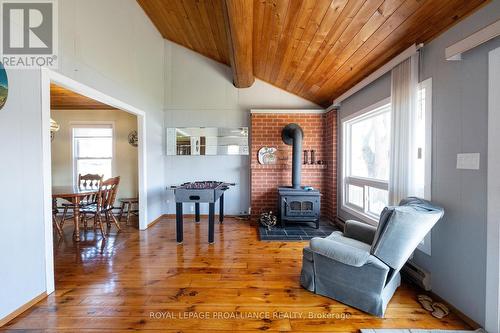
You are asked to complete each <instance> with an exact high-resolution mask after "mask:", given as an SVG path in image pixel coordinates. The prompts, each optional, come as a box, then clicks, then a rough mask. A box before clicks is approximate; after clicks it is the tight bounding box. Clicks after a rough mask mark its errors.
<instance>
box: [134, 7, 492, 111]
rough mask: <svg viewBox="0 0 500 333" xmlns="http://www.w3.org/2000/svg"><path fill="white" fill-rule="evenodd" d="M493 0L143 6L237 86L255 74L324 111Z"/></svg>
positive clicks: (165, 33) (162, 30)
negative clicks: (227, 71)
mask: <svg viewBox="0 0 500 333" xmlns="http://www.w3.org/2000/svg"><path fill="white" fill-rule="evenodd" d="M248 1H253V11H249V10H248V6H247V5H246V4H245V3H248ZM489 1H490V0H168V1H167V0H138V2H139V4H140V5H141V6H142V8H143V9H144V11H145V12H146V13H147V14H148V16H149V17H150V18H151V20H152V21H153V23H154V24H155V25H156V27H157V28H158V30H159V31H160V33H161V34H162V35H163V37H164V38H166V39H168V40H170V41H173V42H175V43H177V44H180V45H183V46H185V47H187V48H190V49H192V50H194V51H196V52H198V53H201V54H203V55H205V56H207V57H210V58H212V59H214V60H216V61H218V62H221V63H223V64H226V65H233V76H234V82H235V85H236V86H245V84H248V82H250V81H251V82H253V79H252V78H253V76H255V77H257V78H259V79H261V80H263V81H266V82H268V83H271V84H273V85H275V86H277V87H280V88H282V89H284V90H286V91H289V92H291V93H293V94H296V95H299V96H301V97H304V98H306V99H308V100H311V101H313V102H316V103H318V104H320V105H322V106H325V107H327V106H329V105H330V104H331V102H332V100H333V99H334V98H336V97H338V96H340V95H341V94H342V93H344V92H346V91H347V90H349V89H350V88H351V87H353V86H354V85H355V84H356V83H358V82H359V81H361V80H362V79H363V78H365V77H366V76H368V75H369V74H371V73H372V72H373V71H375V70H376V69H377V68H379V67H381V66H382V65H383V64H384V63H386V62H387V61H389V60H390V59H391V58H393V57H394V56H396V55H397V54H399V53H401V52H402V51H404V50H405V49H406V48H408V47H409V46H411V45H412V44H414V43H417V44H418V43H428V42H429V41H430V40H432V39H433V38H434V37H436V36H437V35H439V34H440V33H442V32H443V31H445V30H447V29H448V28H450V27H451V26H452V25H454V24H455V23H456V22H458V21H459V20H461V19H462V18H464V17H465V16H467V15H469V14H471V13H472V12H474V11H475V10H477V9H478V8H479V7H480V6H481V5H483V4H485V3H487V2H489ZM225 6H227V7H225ZM225 11H226V13H227V15H228V18H226V20H225V19H224V14H225ZM250 12H251V13H250ZM226 22H237V23H238V24H237V25H236V26H233V25H231V24H229V27H228V24H227V23H226ZM250 23H251V25H252V26H253V29H252V30H253V33H252V34H251V38H252V43H251V44H250V43H249V41H248V40H249V38H250V36H249V35H250V33H249V30H248V29H247V27H248V25H249V24H250ZM238 27H239V28H238ZM238 34H239V35H238ZM245 34H246V38H244V39H241V38H240V40H239V41H238V40H237V39H236V38H235V36H240V37H241V36H244V35H245ZM228 35H229V36H228ZM235 40H236V41H235ZM238 42H239V43H240V44H238ZM251 45H252V46H253V47H251ZM242 46H243V47H242ZM249 48H251V49H249ZM248 54H251V55H252V58H253V62H252V64H251V65H249V64H248V61H247V62H245V59H247V58H248ZM238 63H239V64H243V65H242V66H240V67H238ZM234 64H236V68H235V65H234ZM245 64H246V65H245ZM251 67H253V69H252V68H251ZM249 68H250V69H249ZM251 71H253V73H250V72H251ZM240 80H242V81H243V84H239V82H240ZM250 84H251V83H250Z"/></svg>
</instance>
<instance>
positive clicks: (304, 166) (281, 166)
mask: <svg viewBox="0 0 500 333" xmlns="http://www.w3.org/2000/svg"><path fill="white" fill-rule="evenodd" d="M327 168H328V165H326V164H314V165H311V164H302V170H324V169H327ZM250 169H257V170H258V169H272V170H276V169H278V170H288V169H290V170H291V169H292V165H291V164H253V165H251V166H250Z"/></svg>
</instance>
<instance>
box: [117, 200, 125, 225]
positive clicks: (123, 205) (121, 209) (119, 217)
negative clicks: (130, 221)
mask: <svg viewBox="0 0 500 333" xmlns="http://www.w3.org/2000/svg"><path fill="white" fill-rule="evenodd" d="M124 209H125V202H122V204H121V206H120V214H119V215H118V221H121V220H122V217H123V211H124Z"/></svg>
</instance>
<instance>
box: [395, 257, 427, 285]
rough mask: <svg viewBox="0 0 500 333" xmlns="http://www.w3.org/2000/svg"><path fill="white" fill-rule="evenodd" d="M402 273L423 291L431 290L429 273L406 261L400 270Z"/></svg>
mask: <svg viewBox="0 0 500 333" xmlns="http://www.w3.org/2000/svg"><path fill="white" fill-rule="evenodd" d="M401 272H402V273H403V275H404V276H405V277H406V278H408V280H410V281H411V282H413V283H415V284H416V285H417V286H419V287H420V288H422V289H424V290H425V291H430V290H431V273H430V272H428V271H426V270H424V269H423V268H422V267H420V266H418V265H416V264H415V263H413V262H411V261H408V262H407V263H406V265H404V266H403V269H402V270H401Z"/></svg>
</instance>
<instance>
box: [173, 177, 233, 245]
mask: <svg viewBox="0 0 500 333" xmlns="http://www.w3.org/2000/svg"><path fill="white" fill-rule="evenodd" d="M234 185H235V184H231V183H224V182H216V181H202V182H190V183H184V184H182V185H179V186H172V187H171V189H173V190H174V196H175V220H176V233H177V243H179V244H180V243H182V241H183V239H184V230H183V229H184V228H183V227H184V221H183V204H184V203H188V202H191V203H194V205H195V222H196V223H199V222H200V203H208V243H210V244H213V242H214V227H215V226H214V224H215V203H216V202H217V200H219V222H220V223H222V222H223V221H224V192H225V191H227V190H228V189H229V188H230V186H234Z"/></svg>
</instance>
